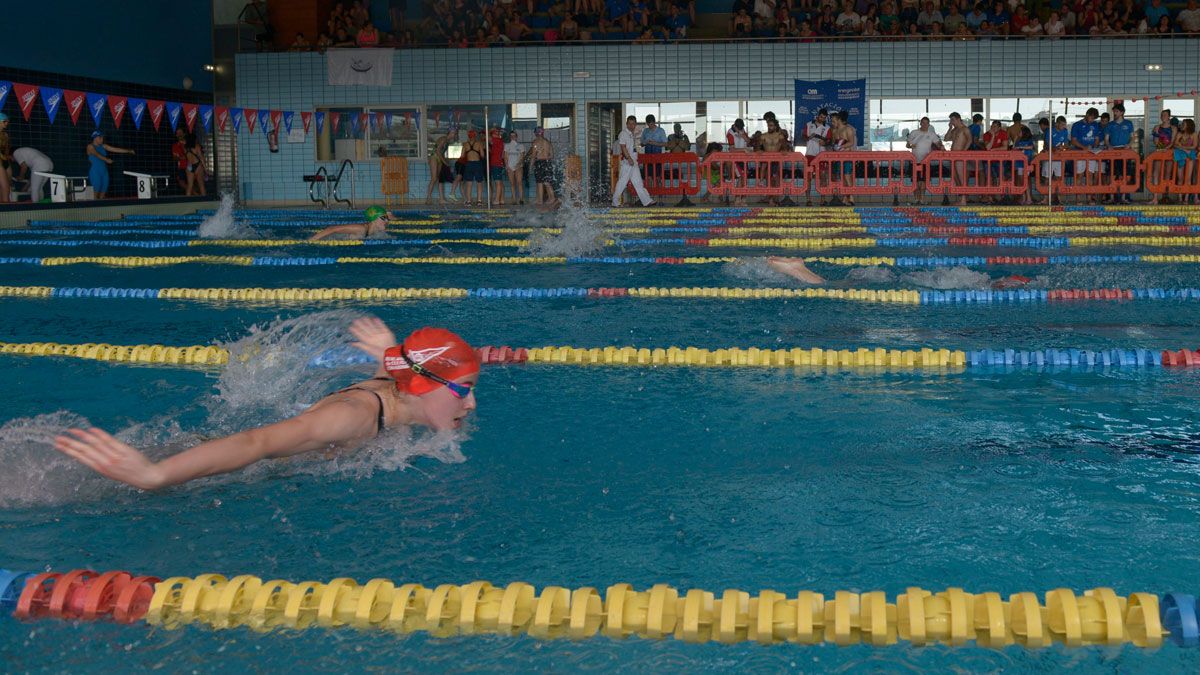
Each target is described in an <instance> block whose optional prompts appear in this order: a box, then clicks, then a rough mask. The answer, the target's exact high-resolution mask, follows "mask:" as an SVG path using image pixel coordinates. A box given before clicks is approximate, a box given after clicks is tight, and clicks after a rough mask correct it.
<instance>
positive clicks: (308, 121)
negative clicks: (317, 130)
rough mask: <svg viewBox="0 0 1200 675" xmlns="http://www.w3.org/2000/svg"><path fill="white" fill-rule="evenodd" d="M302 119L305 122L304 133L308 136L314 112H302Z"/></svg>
mask: <svg viewBox="0 0 1200 675" xmlns="http://www.w3.org/2000/svg"><path fill="white" fill-rule="evenodd" d="M300 121H301V122H304V134H305V135H306V136H307V135H308V125H310V124H312V113H310V112H302V113H300Z"/></svg>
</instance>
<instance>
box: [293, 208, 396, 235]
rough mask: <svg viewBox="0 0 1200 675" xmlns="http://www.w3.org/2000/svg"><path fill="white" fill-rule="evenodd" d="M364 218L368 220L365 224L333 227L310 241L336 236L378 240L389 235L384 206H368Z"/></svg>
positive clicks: (322, 231)
mask: <svg viewBox="0 0 1200 675" xmlns="http://www.w3.org/2000/svg"><path fill="white" fill-rule="evenodd" d="M363 216H365V217H366V219H367V222H365V223H351V224H349V225H331V226H329V227H327V228H325V229H323V230H321V231H320V232H318V233H316V234H314V235H313V236H311V237H309V238H308V240H309V241H320V240H322V239H326V238H328V237H332V236H333V235H335V234H341V235H345V236H346V237H348V238H350V239H377V238H379V237H382V236H383V235H385V234H387V224H388V212H387V209H385V208H383V207H382V206H368V207H367V210H366V211H363Z"/></svg>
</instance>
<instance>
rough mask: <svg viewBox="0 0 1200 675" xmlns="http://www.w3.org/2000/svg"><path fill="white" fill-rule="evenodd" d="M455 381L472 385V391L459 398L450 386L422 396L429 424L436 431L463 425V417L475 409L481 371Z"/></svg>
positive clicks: (422, 403)
mask: <svg viewBox="0 0 1200 675" xmlns="http://www.w3.org/2000/svg"><path fill="white" fill-rule="evenodd" d="M454 381H455V382H458V383H460V384H466V385H470V386H471V387H472V389H471V393H470V394H467V397H466V398H458V397H457V396H455V395H454V394H453V393H452V392H451V391H450V389H449V388H447V387H438V388H437V389H434V390H433V391H431V392H429V393H428V394H425V395H424V396H422V397H421V405H422V406H423V407H424V412H425V419H426V421H427V422H428V423H429V426H430V427H432V428H433V429H434V430H436V431H449V430H451V429H458V428H460V427H462V423H463V418H465V417H466V416H467V415H469V414H470V413H471V411H472V410H474V409H475V389H474V386H475V383H476V382H478V381H479V373H472V374H470V375H466V376H463V377H459V378H455V380H454Z"/></svg>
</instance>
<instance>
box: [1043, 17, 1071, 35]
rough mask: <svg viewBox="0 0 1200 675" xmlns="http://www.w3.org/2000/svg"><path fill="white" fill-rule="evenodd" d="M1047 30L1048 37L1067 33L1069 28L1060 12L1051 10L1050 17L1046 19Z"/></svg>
mask: <svg viewBox="0 0 1200 675" xmlns="http://www.w3.org/2000/svg"><path fill="white" fill-rule="evenodd" d="M1045 31H1046V36H1047V37H1055V38H1056V37H1062V36H1063V35H1065V34H1066V32H1067V28H1066V26H1064V25H1063V22H1062V18H1061V17H1059V15H1058V12H1050V17H1049V18H1047V19H1046V25H1045Z"/></svg>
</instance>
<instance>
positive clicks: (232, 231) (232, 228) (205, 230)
mask: <svg viewBox="0 0 1200 675" xmlns="http://www.w3.org/2000/svg"><path fill="white" fill-rule="evenodd" d="M234 206H235V204H234V200H233V194H231V193H229V192H225V193H223V194H222V195H221V206H219V207H218V208H217V212H216V213H214V214H212V215H211V216H209V217H207V218H205V219H204V221H203V222H202V223H200V227H198V228H196V236H197V237H199V238H201V239H258V238H260V237H261V235H259V233H258V232H255V231H254V229H253V228H251V227H250V226H249V225H246V224H245V223H239V222H237V221H236V220H234V218H233V207H234Z"/></svg>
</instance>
